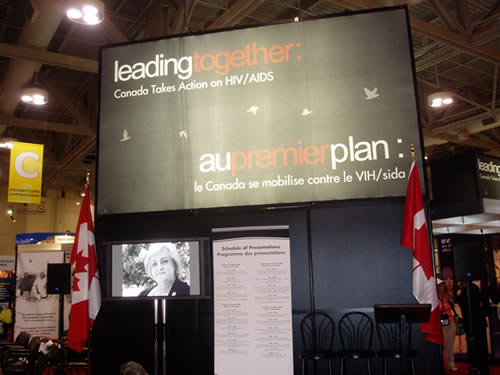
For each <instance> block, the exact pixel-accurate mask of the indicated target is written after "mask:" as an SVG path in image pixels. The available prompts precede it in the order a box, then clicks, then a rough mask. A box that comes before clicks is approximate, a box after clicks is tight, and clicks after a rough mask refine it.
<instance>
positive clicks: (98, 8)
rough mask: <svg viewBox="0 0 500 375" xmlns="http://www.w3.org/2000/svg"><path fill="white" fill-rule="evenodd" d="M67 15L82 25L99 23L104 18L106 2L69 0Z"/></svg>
mask: <svg viewBox="0 0 500 375" xmlns="http://www.w3.org/2000/svg"><path fill="white" fill-rule="evenodd" d="M66 15H67V16H68V18H69V19H70V20H71V21H74V22H77V23H80V24H82V25H97V24H98V23H101V22H102V21H103V20H104V3H103V2H102V1H100V0H69V1H68V10H67V11H66Z"/></svg>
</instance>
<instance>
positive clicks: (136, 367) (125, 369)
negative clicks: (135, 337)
mask: <svg viewBox="0 0 500 375" xmlns="http://www.w3.org/2000/svg"><path fill="white" fill-rule="evenodd" d="M120 375H148V373H147V372H146V370H145V369H144V367H142V365H141V364H139V363H137V362H133V361H130V362H127V363H124V364H123V365H121V366H120Z"/></svg>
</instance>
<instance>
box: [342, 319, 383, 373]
mask: <svg viewBox="0 0 500 375" xmlns="http://www.w3.org/2000/svg"><path fill="white" fill-rule="evenodd" d="M339 335H340V345H341V346H342V350H341V351H340V352H339V353H338V355H339V357H340V373H341V375H343V374H344V372H345V362H346V360H347V359H366V362H367V366H368V374H369V375H371V373H372V369H371V359H372V358H373V357H374V356H375V352H374V351H373V350H372V340H373V322H372V320H371V318H370V317H369V316H368V315H366V314H365V313H362V312H358V311H353V312H350V313H347V314H344V316H342V318H341V319H340V321H339Z"/></svg>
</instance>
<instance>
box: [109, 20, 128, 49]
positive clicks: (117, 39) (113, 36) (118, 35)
mask: <svg viewBox="0 0 500 375" xmlns="http://www.w3.org/2000/svg"><path fill="white" fill-rule="evenodd" d="M104 29H105V30H106V33H107V34H108V37H109V39H110V40H111V41H112V42H113V43H122V42H128V38H127V37H126V36H125V34H124V33H122V32H121V31H120V29H119V28H118V27H117V26H116V25H115V24H114V22H113V21H111V19H110V18H109V17H107V18H106V20H105V21H104Z"/></svg>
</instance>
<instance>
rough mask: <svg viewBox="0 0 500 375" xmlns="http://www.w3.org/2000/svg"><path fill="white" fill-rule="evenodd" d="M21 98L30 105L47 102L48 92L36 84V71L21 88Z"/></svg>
mask: <svg viewBox="0 0 500 375" xmlns="http://www.w3.org/2000/svg"><path fill="white" fill-rule="evenodd" d="M21 100H22V101H23V102H24V103H26V104H32V105H44V104H47V103H48V102H49V92H48V91H47V90H45V89H44V88H43V87H41V86H40V85H39V84H38V72H36V73H35V74H34V75H33V79H32V80H31V81H30V82H29V83H27V84H26V85H25V86H24V88H23V89H22V90H21Z"/></svg>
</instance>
